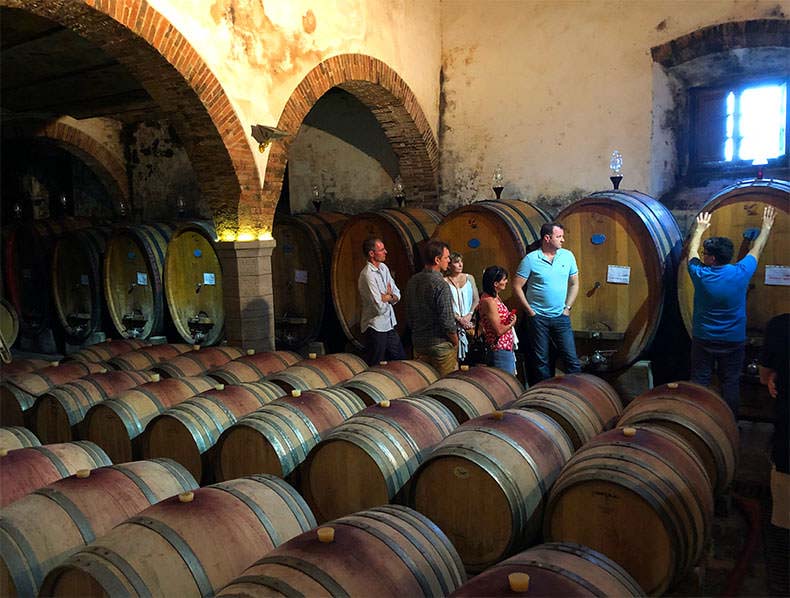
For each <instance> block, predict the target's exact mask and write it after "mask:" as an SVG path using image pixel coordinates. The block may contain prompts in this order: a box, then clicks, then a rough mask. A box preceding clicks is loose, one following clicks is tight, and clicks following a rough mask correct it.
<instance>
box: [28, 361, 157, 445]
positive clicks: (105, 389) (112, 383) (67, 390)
mask: <svg viewBox="0 0 790 598" xmlns="http://www.w3.org/2000/svg"><path fill="white" fill-rule="evenodd" d="M150 381H151V375H150V374H148V373H145V372H107V373H105V374H94V375H92V376H86V377H85V378H81V379H79V380H74V381H73V382H69V383H68V384H62V385H60V386H56V387H55V388H53V389H51V390H50V391H48V392H47V393H46V394H45V395H42V396H41V397H39V399H38V401H36V405H35V407H34V411H35V415H34V417H35V422H36V432H37V433H38V436H39V438H41V440H42V441H43V442H44V443H47V444H48V443H50V442H68V441H70V440H75V439H76V438H77V437H78V436H80V434H79V433H78V430H77V426H78V425H80V424H81V423H82V421H83V420H84V419H85V415H86V414H87V413H88V409H90V408H91V407H92V406H93V405H95V404H96V403H99V402H101V401H105V400H107V399H109V398H111V397H114V396H115V395H117V394H118V393H120V392H123V391H124V390H128V389H130V388H134V387H135V386H140V385H141V384H145V383H146V382H150Z"/></svg>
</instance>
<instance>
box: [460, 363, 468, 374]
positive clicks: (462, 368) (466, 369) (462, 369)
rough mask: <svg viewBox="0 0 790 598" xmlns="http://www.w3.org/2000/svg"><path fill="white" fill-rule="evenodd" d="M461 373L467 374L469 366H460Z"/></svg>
mask: <svg viewBox="0 0 790 598" xmlns="http://www.w3.org/2000/svg"><path fill="white" fill-rule="evenodd" d="M461 371H462V372H468V371H469V366H468V365H466V364H464V365H462V366H461Z"/></svg>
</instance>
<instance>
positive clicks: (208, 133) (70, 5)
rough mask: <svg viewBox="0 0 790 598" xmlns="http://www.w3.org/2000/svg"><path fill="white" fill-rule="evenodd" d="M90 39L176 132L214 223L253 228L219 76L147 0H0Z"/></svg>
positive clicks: (245, 147) (237, 125)
mask: <svg viewBox="0 0 790 598" xmlns="http://www.w3.org/2000/svg"><path fill="white" fill-rule="evenodd" d="M0 6H7V7H10V8H18V9H21V10H25V11H27V12H31V13H34V14H36V15H38V16H41V17H44V18H46V19H49V20H51V21H54V22H56V23H58V24H60V25H62V26H64V27H67V28H69V29H71V30H73V31H75V32H77V33H79V35H80V36H82V37H84V38H85V39H88V40H90V41H91V42H93V43H95V44H96V45H97V46H98V47H99V48H101V50H102V51H103V52H105V53H106V54H107V55H108V56H111V57H112V58H114V59H115V60H117V61H118V62H119V63H121V64H122V65H124V66H125V67H126V68H127V69H128V71H129V72H130V73H131V74H132V75H133V76H134V77H135V78H137V80H138V81H139V82H140V83H141V85H142V86H143V87H144V88H145V89H146V91H147V92H148V93H149V95H150V96H151V97H152V98H153V99H154V100H155V101H156V102H157V103H158V104H159V106H160V108H161V109H162V110H163V112H165V113H166V114H167V116H168V119H169V121H170V123H171V124H172V125H173V127H174V128H175V130H176V131H177V132H178V136H179V138H180V139H181V141H182V143H183V144H184V148H185V149H186V151H187V154H188V155H189V158H190V160H191V162H192V165H193V167H194V170H195V173H196V175H197V178H198V183H199V185H200V189H201V192H202V193H203V195H204V196H205V197H206V198H207V200H208V203H209V205H210V206H211V207H212V210H213V212H214V220H215V222H216V224H217V227H218V228H220V229H222V228H226V229H232V230H234V231H235V230H236V229H237V228H239V227H240V226H244V227H248V228H257V227H259V226H260V223H261V221H262V218H263V215H262V213H261V208H260V191H261V186H260V179H259V176H258V170H257V167H256V165H255V161H254V158H253V154H252V151H251V149H250V146H249V142H248V140H247V136H246V134H245V131H244V128H243V126H242V124H241V122H240V121H239V118H238V116H237V115H236V113H235V110H234V108H233V105H232V104H231V103H230V100H229V99H228V97H227V96H226V94H225V92H224V90H223V89H222V86H221V85H220V83H219V80H218V79H217V78H216V77H215V76H214V74H213V73H212V72H211V70H210V69H209V67H208V66H207V65H206V64H205V62H203V59H202V58H201V57H200V56H199V55H198V53H197V52H196V51H195V49H194V48H193V47H192V46H191V45H190V43H189V42H188V41H187V40H186V38H185V37H184V36H183V35H182V34H181V33H180V32H179V31H178V30H177V29H176V28H175V27H174V26H173V25H172V24H171V23H170V22H169V21H168V20H167V19H166V18H165V17H164V16H163V15H161V14H160V13H158V12H157V11H156V10H154V8H153V7H151V6H150V5H149V4H148V2H147V1H146V0H124V1H123V2H120V1H110V0H47V2H29V0H0Z"/></svg>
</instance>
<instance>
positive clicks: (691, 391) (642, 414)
mask: <svg viewBox="0 0 790 598" xmlns="http://www.w3.org/2000/svg"><path fill="white" fill-rule="evenodd" d="M642 423H651V424H657V425H661V426H665V427H667V428H669V429H670V430H672V431H673V432H675V433H677V434H679V435H681V436H683V438H684V439H685V440H686V442H688V443H689V444H690V445H691V446H692V447H693V448H694V450H695V451H696V453H697V455H698V456H699V458H700V459H701V460H702V463H703V464H704V465H705V470H706V471H707V472H708V476H709V477H710V479H711V482H712V483H713V490H714V492H715V493H716V494H721V493H723V492H724V491H725V490H726V489H727V487H728V486H729V485H730V483H731V482H732V479H733V477H734V476H735V464H736V460H737V458H738V438H739V434H738V426H737V424H736V422H735V416H734V415H733V413H732V409H730V407H729V406H728V405H727V403H725V402H724V400H723V399H722V398H721V397H720V396H719V395H717V394H716V393H715V392H713V391H712V390H710V389H709V388H707V387H705V386H701V385H699V384H694V383H693V382H669V383H668V384H663V385H661V386H657V387H656V388H654V389H652V390H649V391H647V392H646V393H644V394H642V395H640V396H638V397H637V398H636V399H634V400H633V401H632V402H631V403H629V405H628V407H627V408H626V410H625V412H624V413H623V416H622V417H621V418H620V421H619V422H618V423H617V425H618V426H621V427H622V426H633V425H635V424H642Z"/></svg>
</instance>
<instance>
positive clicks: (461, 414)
mask: <svg viewBox="0 0 790 598" xmlns="http://www.w3.org/2000/svg"><path fill="white" fill-rule="evenodd" d="M463 367H464V369H462V370H457V371H455V372H452V373H450V374H448V375H447V376H444V377H443V378H439V380H437V381H436V382H434V383H433V384H431V385H430V386H429V387H428V388H426V389H425V390H423V391H422V392H421V393H420V394H422V395H425V396H428V397H431V398H433V399H436V400H437V401H439V402H440V403H441V404H442V405H444V406H445V407H447V408H448V409H449V410H450V411H451V412H452V413H453V415H454V416H455V419H457V420H458V423H460V424H462V423H464V422H465V421H466V420H468V419H472V418H474V417H478V416H479V415H485V414H486V413H491V412H492V411H497V410H499V409H502V408H504V407H505V406H507V405H509V404H510V403H512V402H513V401H515V400H516V399H517V398H518V397H519V395H521V393H523V392H524V385H523V384H521V382H519V380H518V378H516V377H515V376H513V375H512V374H508V373H507V372H505V371H504V370H500V369H499V368H490V367H485V366H477V367H472V368H467V367H466V366H463Z"/></svg>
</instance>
